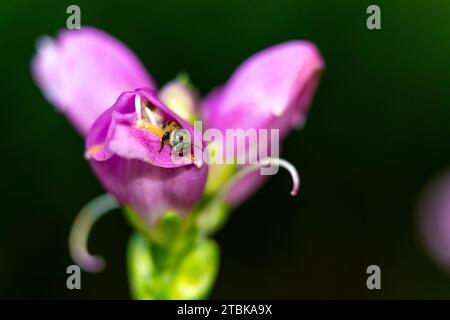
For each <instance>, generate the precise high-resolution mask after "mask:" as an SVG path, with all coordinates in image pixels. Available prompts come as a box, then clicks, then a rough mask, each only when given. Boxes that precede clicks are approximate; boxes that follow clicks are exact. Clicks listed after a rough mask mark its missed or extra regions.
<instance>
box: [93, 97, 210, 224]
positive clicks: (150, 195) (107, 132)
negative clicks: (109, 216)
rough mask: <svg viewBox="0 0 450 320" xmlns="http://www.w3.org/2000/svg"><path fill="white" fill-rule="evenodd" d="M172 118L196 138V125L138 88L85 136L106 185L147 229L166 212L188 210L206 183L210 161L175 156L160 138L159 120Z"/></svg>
mask: <svg viewBox="0 0 450 320" xmlns="http://www.w3.org/2000/svg"><path fill="white" fill-rule="evenodd" d="M171 121H175V122H176V123H177V124H179V125H180V126H181V128H183V129H175V131H174V132H175V134H176V132H177V130H180V132H181V134H183V131H181V130H185V131H186V132H185V133H186V134H187V135H188V136H190V137H193V136H194V131H193V127H192V126H191V125H190V124H189V123H188V122H186V121H185V120H183V119H182V118H181V117H180V116H178V115H177V114H176V113H174V112H172V111H171V110H170V109H169V108H168V107H166V106H165V105H164V104H163V103H162V102H161V101H160V100H159V99H158V98H157V96H156V93H155V92H153V91H151V90H149V89H137V90H136V91H134V92H131V91H130V92H124V93H123V94H122V95H121V96H120V97H119V99H118V100H117V102H116V103H115V104H114V105H113V106H112V107H111V108H109V109H108V110H107V111H106V112H104V113H103V114H102V115H101V116H100V117H99V118H98V119H97V121H95V122H94V124H93V126H92V128H91V130H90V131H89V135H88V137H87V143H86V150H87V152H86V156H87V158H88V159H89V161H90V163H91V166H92V168H93V170H94V172H95V173H96V175H97V177H98V178H99V180H100V181H101V183H102V184H103V186H104V187H105V189H106V190H108V191H109V192H111V193H112V194H113V195H114V196H116V197H117V199H119V200H120V202H121V203H123V204H124V205H127V206H130V207H131V208H133V209H134V211H136V212H137V213H138V214H139V215H140V216H141V218H142V221H143V222H144V223H145V224H146V225H147V226H148V227H149V228H152V227H153V226H154V224H155V222H156V221H157V220H158V218H159V217H160V216H161V215H162V214H163V213H165V212H167V211H168V210H172V211H175V212H177V213H179V214H182V215H186V214H188V212H189V210H190V209H192V207H193V206H194V205H195V204H196V202H197V200H198V199H199V198H200V197H201V196H202V193H203V187H204V185H205V182H206V176H207V166H206V165H204V166H201V167H200V166H199V167H197V166H196V165H195V161H190V160H192V159H185V158H183V157H180V158H178V157H176V156H177V154H173V152H174V151H176V150H177V148H176V147H177V146H176V145H175V146H170V145H169V144H168V143H163V142H162V141H161V137H162V135H163V129H161V125H156V124H157V123H168V122H171ZM189 156H193V155H192V154H190V155H189ZM177 160H180V161H177ZM183 160H189V161H183Z"/></svg>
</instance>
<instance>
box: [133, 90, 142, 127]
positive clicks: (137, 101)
mask: <svg viewBox="0 0 450 320" xmlns="http://www.w3.org/2000/svg"><path fill="white" fill-rule="evenodd" d="M134 109H135V110H136V116H137V119H138V121H139V120H142V104H141V96H140V95H139V94H137V93H136V95H135V96H134Z"/></svg>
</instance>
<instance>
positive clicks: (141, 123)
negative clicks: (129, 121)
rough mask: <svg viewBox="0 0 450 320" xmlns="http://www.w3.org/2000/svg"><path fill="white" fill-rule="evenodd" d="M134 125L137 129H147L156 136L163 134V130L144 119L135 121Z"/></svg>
mask: <svg viewBox="0 0 450 320" xmlns="http://www.w3.org/2000/svg"><path fill="white" fill-rule="evenodd" d="M135 127H136V128H138V129H145V130H147V131H149V132H151V133H153V134H156V135H157V136H160V137H162V135H163V134H164V130H163V129H162V128H161V127H158V126H155V125H153V124H151V123H150V122H148V121H145V120H138V121H136V125H135Z"/></svg>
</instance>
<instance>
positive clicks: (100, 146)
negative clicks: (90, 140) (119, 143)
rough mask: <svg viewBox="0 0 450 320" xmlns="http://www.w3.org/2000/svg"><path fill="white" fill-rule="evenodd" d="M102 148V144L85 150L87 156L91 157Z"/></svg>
mask: <svg viewBox="0 0 450 320" xmlns="http://www.w3.org/2000/svg"><path fill="white" fill-rule="evenodd" d="M102 148H103V144H94V145H93V146H92V147H89V149H88V150H87V154H88V155H90V156H93V155H95V154H96V153H97V152H99V151H100V150H101V149H102Z"/></svg>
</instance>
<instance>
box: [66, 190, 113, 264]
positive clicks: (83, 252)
mask: <svg viewBox="0 0 450 320" xmlns="http://www.w3.org/2000/svg"><path fill="white" fill-rule="evenodd" d="M118 207H119V203H118V202H117V200H116V199H115V198H114V197H113V196H112V195H110V194H108V193H106V194H103V195H101V196H99V197H97V198H95V199H93V200H91V201H90V202H88V204H86V205H85V206H84V208H83V209H81V211H80V212H79V213H78V215H77V216H76V218H75V221H74V222H73V225H72V228H71V230H70V234H69V249H70V255H71V256H72V259H73V260H74V262H75V263H76V264H78V265H79V266H80V267H81V268H82V269H84V270H86V271H89V272H99V271H102V270H103V269H104V267H105V260H104V259H103V257H100V256H93V255H91V254H90V253H89V251H88V249H87V243H88V238H89V233H90V231H91V229H92V227H93V225H94V223H95V222H96V221H97V220H98V219H99V218H100V217H101V216H103V215H104V214H105V213H107V212H108V211H111V210H113V209H115V208H118Z"/></svg>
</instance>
